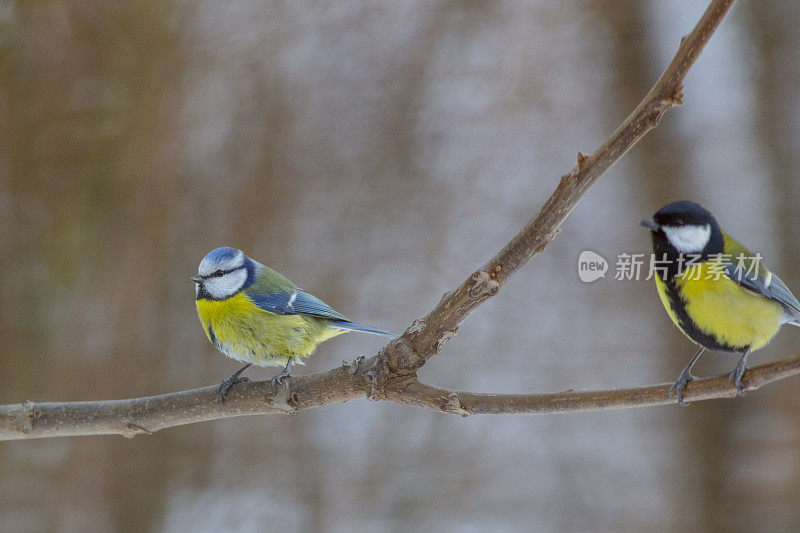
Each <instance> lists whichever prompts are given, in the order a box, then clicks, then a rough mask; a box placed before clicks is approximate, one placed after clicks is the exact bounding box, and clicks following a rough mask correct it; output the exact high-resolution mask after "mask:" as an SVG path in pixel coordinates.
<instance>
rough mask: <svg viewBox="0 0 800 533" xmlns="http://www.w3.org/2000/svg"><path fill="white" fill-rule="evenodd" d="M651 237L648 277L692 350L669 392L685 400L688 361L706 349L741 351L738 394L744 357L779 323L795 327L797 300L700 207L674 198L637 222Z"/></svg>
mask: <svg viewBox="0 0 800 533" xmlns="http://www.w3.org/2000/svg"><path fill="white" fill-rule="evenodd" d="M641 225H642V226H644V227H645V228H647V229H649V230H650V232H651V237H652V240H653V252H654V261H655V263H654V266H655V268H654V270H655V275H654V276H653V277H654V279H655V282H656V288H657V289H658V295H659V296H660V297H661V302H662V303H663V304H664V308H665V309H666V310H667V313H668V314H669V317H670V318H671V319H672V321H673V322H674V323H675V325H676V326H678V328H679V329H680V330H681V331H682V332H683V333H684V334H685V335H686V336H687V337H689V339H690V340H691V341H692V342H694V343H695V344H697V345H699V349H698V350H697V353H695V354H694V356H693V357H692V358H691V359H690V360H689V363H688V364H687V365H686V366H685V367H684V369H683V370H682V371H681V373H680V376H679V377H678V379H677V380H676V381H675V383H674V384H673V385H672V387H671V388H670V391H669V396H670V398H672V397H673V396H677V398H678V403H679V404H681V405H687V404H686V403H685V402H684V401H683V391H684V389H685V387H686V384H687V383H688V382H689V381H691V380H693V379H694V378H695V377H694V376H693V375H692V366H693V365H694V364H695V363H696V362H697V360H698V359H699V357H700V354H701V353H703V350H705V349H708V350H721V351H727V352H741V354H742V355H741V357H740V359H739V362H738V364H737V365H736V368H735V369H734V370H733V371H732V372H731V374H730V380H731V382H732V383H733V384H734V385H735V386H736V390H737V392H738V394H739V395H740V396H741V395H743V394H744V386H743V385H742V375H743V374H744V371H745V370H746V368H747V355H748V354H749V353H750V352H751V351H753V350H757V349H759V348H761V347H762V346H764V345H766V344H767V343H768V342H769V341H770V340H771V339H772V337H774V336H775V334H776V333H777V332H778V329H780V327H781V325H783V324H786V323H789V324H793V325H795V326H800V303H798V301H797V298H795V297H794V295H792V293H791V291H790V290H789V289H788V288H787V287H786V285H785V284H784V283H783V281H781V279H780V278H779V277H778V276H776V275H775V274H773V273H771V272H770V271H769V270H767V269H766V267H764V265H763V264H761V262H760V255H755V254H753V253H752V252H750V251H749V250H748V249H747V248H745V247H744V246H742V245H741V244H739V243H738V242H736V240H735V239H733V237H731V236H730V235H728V234H726V233H724V232H723V231H722V230H721V229H720V227H719V224H718V223H717V221H716V220H715V219H714V217H713V216H712V215H711V213H710V212H708V211H707V210H706V209H704V208H703V207H702V206H700V205H698V204H696V203H693V202H686V201H682V202H674V203H671V204H668V205H666V206H664V207H662V208H661V209H659V210H658V211H657V212H656V214H655V215H653V218H648V219H645V220H642V222H641Z"/></svg>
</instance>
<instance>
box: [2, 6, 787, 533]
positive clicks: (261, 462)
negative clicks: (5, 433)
mask: <svg viewBox="0 0 800 533" xmlns="http://www.w3.org/2000/svg"><path fill="white" fill-rule="evenodd" d="M703 4H704V2H695V1H690V0H681V1H676V2H659V1H656V0H651V1H612V2H608V1H576V2H540V1H537V2H511V1H499V2H445V1H423V0H417V1H410V0H401V1H395V2H389V1H376V2H350V1H348V2H338V1H315V2H306V1H300V2H256V1H245V0H233V1H229V2H225V3H220V2H213V1H205V2H187V1H180V0H166V1H165V0H161V1H139V2H105V1H80V2H60V1H41V2H23V1H18V2H13V1H5V2H0V117H2V118H1V119H0V272H2V274H1V275H0V301H2V303H3V305H2V306H0V339H2V340H1V342H2V348H1V349H2V355H1V356H0V402H2V403H13V402H18V401H22V400H24V399H29V400H37V401H46V400H52V401H56V400H90V399H106V398H123V397H133V396H143V395H149V394H159V393H164V392H168V391H175V390H182V389H188V388H193V387H198V386H202V385H209V384H212V383H216V382H219V381H220V380H221V379H223V378H225V377H227V376H228V375H229V374H230V373H231V372H233V371H234V370H236V368H237V367H238V364H237V363H235V362H234V361H231V360H227V359H225V358H224V357H222V356H221V355H220V354H218V353H217V352H216V351H215V350H214V348H213V347H212V346H211V344H210V343H209V342H208V341H207V340H206V339H205V337H204V335H203V332H202V330H201V328H200V327H199V325H198V322H197V317H196V314H195V310H194V302H193V298H194V288H193V285H192V283H191V282H190V281H189V276H191V275H192V273H194V272H195V270H196V268H197V264H198V262H199V261H200V259H201V258H202V256H203V255H204V254H205V253H206V252H207V251H208V250H210V249H212V248H215V247H217V246H220V245H223V244H228V245H232V246H237V247H240V248H242V249H244V250H245V251H246V252H247V253H248V254H249V255H251V256H252V257H254V258H256V259H258V260H260V261H262V262H264V263H266V264H268V265H270V266H272V267H273V268H275V269H277V270H279V271H281V272H282V273H284V274H286V275H287V276H289V277H290V278H292V279H293V280H294V281H295V282H296V283H298V284H299V285H300V286H302V287H304V288H306V289H308V290H310V291H312V292H314V293H315V294H316V295H317V296H319V297H321V298H323V299H324V300H326V301H327V302H329V303H330V304H332V305H333V306H334V307H335V308H337V309H338V310H340V311H341V312H343V313H345V314H346V315H348V316H350V317H351V318H353V319H354V320H358V321H363V322H368V323H370V324H372V325H375V326H377V327H380V328H384V329H390V330H394V331H402V330H403V329H404V328H405V327H407V326H408V325H409V324H410V323H411V321H412V320H413V319H415V318H416V317H419V316H421V315H424V314H425V313H426V312H428V311H429V310H430V309H431V308H432V307H433V306H434V305H435V304H436V302H438V300H439V298H440V297H441V294H442V293H443V292H445V291H447V290H450V289H452V288H454V287H455V286H457V285H458V284H459V283H460V282H461V281H463V279H464V278H465V277H466V276H467V275H469V274H470V273H471V272H472V270H473V269H474V268H476V267H477V266H479V265H481V264H482V263H483V262H484V261H485V260H486V259H488V258H489V257H490V256H491V255H493V254H494V253H495V252H496V251H497V250H498V249H499V248H500V247H501V246H502V245H503V244H505V242H506V241H507V240H508V239H509V238H510V237H511V236H512V235H513V234H514V233H515V232H516V231H518V229H520V228H521V227H522V225H523V224H525V223H526V222H527V221H528V220H529V219H530V217H531V216H533V214H534V213H535V212H536V210H537V209H538V208H539V207H540V206H541V204H542V203H543V202H544V200H545V199H546V198H547V197H548V196H549V195H550V193H551V192H552V191H553V189H554V188H555V186H556V184H557V183H558V178H559V176H561V175H562V174H563V173H565V172H566V171H568V170H569V168H570V167H571V166H572V165H573V163H574V159H575V154H576V153H577V151H578V150H581V151H584V152H590V151H592V150H594V149H595V148H596V147H597V146H598V145H599V144H600V143H601V142H602V141H603V140H604V139H605V138H606V137H607V136H608V135H609V134H610V133H611V132H612V131H613V129H614V128H615V127H616V126H617V125H618V124H619V123H620V122H621V121H622V120H623V119H624V118H625V116H626V115H627V113H628V112H629V111H630V110H631V109H632V108H633V107H634V106H635V104H636V103H637V102H638V101H639V99H640V98H641V97H642V96H643V95H644V94H645V93H646V91H647V90H648V88H649V87H650V85H651V84H652V83H653V82H654V81H655V79H656V78H657V76H658V74H659V73H660V72H661V71H662V70H663V68H664V67H665V66H666V64H667V62H668V61H669V59H670V58H671V56H672V54H673V53H674V52H675V50H676V48H677V45H678V42H679V41H680V38H681V36H682V35H683V34H685V33H687V32H688V31H689V30H690V29H691V28H692V26H693V25H694V24H695V22H696V21H697V20H698V19H699V17H700V14H701V13H702V10H703V8H704V7H705V6H704V5H703ZM799 17H800V4H798V3H797V2H796V1H793V0H783V1H779V0H770V1H758V2H756V1H752V0H751V1H742V2H739V3H738V4H737V5H736V6H735V7H734V9H733V11H732V12H731V14H730V15H729V17H728V18H727V19H726V20H725V22H724V23H723V26H722V27H721V28H720V30H719V31H718V32H717V34H716V35H715V36H714V37H713V39H712V41H711V43H710V44H709V45H708V47H707V49H706V51H705V52H704V53H703V55H702V56H701V57H700V59H699V61H698V62H697V64H696V65H695V67H694V69H693V70H692V71H691V72H690V74H689V76H688V77H687V79H686V89H685V105H684V106H683V107H682V108H678V109H677V110H673V111H670V112H669V113H668V114H667V115H666V117H665V118H664V120H663V121H662V124H661V125H660V126H659V128H658V129H656V130H655V131H654V132H652V133H651V134H650V135H649V136H648V137H647V138H646V139H645V140H644V141H642V142H641V143H640V144H639V145H637V146H636V147H635V148H634V149H633V150H632V151H631V152H630V153H629V154H628V155H627V156H625V158H624V159H623V161H622V162H621V163H620V164H618V165H617V166H616V167H614V168H613V169H612V170H611V171H610V172H608V173H607V175H605V176H604V177H603V178H602V179H601V180H600V181H599V182H598V183H597V185H595V186H594V187H593V188H592V189H591V190H590V192H589V193H588V194H587V196H586V197H585V198H584V200H583V201H582V202H581V203H580V205H579V206H578V207H577V209H576V210H575V211H574V213H573V214H572V215H571V216H570V218H569V219H568V220H567V222H566V224H565V225H564V227H563V232H562V233H561V234H560V235H559V236H558V238H557V239H556V240H555V241H553V242H552V243H551V244H550V245H549V246H548V248H547V250H546V251H545V252H544V253H543V254H542V255H541V256H539V257H538V258H537V259H536V260H535V261H534V262H533V263H531V264H529V265H527V266H526V267H525V268H524V269H523V270H522V271H520V272H519V273H518V274H517V275H516V276H515V277H514V278H513V279H512V281H511V282H510V283H509V284H508V285H507V286H506V288H505V289H504V290H503V291H501V293H500V294H499V295H498V296H496V297H495V298H493V299H491V300H490V301H489V302H487V303H486V304H484V305H483V306H481V307H480V308H479V309H478V310H477V311H476V312H475V313H473V314H472V316H470V317H469V319H468V321H467V322H466V323H465V324H464V325H463V327H462V328H461V329H460V331H459V334H458V335H457V336H456V337H455V338H454V339H453V340H452V341H450V342H449V343H448V344H447V345H446V347H445V349H444V351H443V353H442V354H441V355H440V356H437V357H435V358H434V359H433V360H431V362H430V363H429V364H428V365H426V366H425V367H424V369H423V370H422V372H421V377H422V379H423V380H425V381H426V382H429V383H432V384H437V385H441V386H446V387H453V388H458V389H465V390H476V391H493V392H546V391H559V390H564V389H568V388H573V389H600V388H602V389H605V388H613V387H631V386H637V385H645V384H651V383H657V382H664V381H669V380H672V379H674V378H675V377H676V376H677V374H678V372H679V371H680V369H681V367H682V366H683V364H684V363H685V362H686V360H687V359H688V358H689V356H690V355H691V353H692V350H693V348H692V346H691V344H690V343H689V342H688V341H687V340H685V339H684V338H683V337H682V336H681V335H680V333H679V332H678V331H677V330H676V329H675V328H674V327H673V326H672V325H671V323H670V322H669V320H668V318H667V316H666V313H665V312H664V311H663V309H662V308H661V305H660V303H659V302H658V299H657V296H656V293H655V289H654V287H653V286H652V282H651V281H617V280H614V279H613V274H614V272H613V269H614V265H613V262H614V260H615V259H614V258H615V257H616V255H617V254H619V253H623V252H624V253H643V252H649V240H648V236H647V234H646V232H645V231H643V230H641V229H640V228H638V227H637V223H638V221H639V220H640V219H641V218H643V217H645V216H649V215H650V214H651V213H652V212H653V211H655V210H656V209H657V208H658V207H660V206H661V205H663V204H665V203H667V202H669V201H672V200H676V199H684V198H686V199H694V200H696V201H699V202H701V203H703V204H704V205H706V206H707V207H708V208H709V209H711V210H712V211H713V212H714V213H715V214H716V215H717V217H718V219H719V220H720V222H721V224H722V225H723V227H724V228H725V229H726V230H728V231H729V232H730V233H732V234H733V235H735V236H736V237H737V238H738V239H739V240H741V241H742V242H743V243H745V244H747V245H748V246H750V247H751V248H752V249H754V250H758V251H760V252H761V253H762V255H764V257H766V258H767V264H768V266H769V267H770V268H772V269H773V270H775V271H776V272H778V273H780V275H781V277H782V278H783V279H784V281H786V283H787V284H788V285H789V286H790V287H794V288H795V292H798V291H800V267H798V266H797V265H798V264H799V263H798V261H800V244H798V238H797V228H798V206H800V183H798V176H797V169H798V167H800V165H799V164H798V163H800V161H798V159H800V155H799V154H800V150H799V149H800V97H799V96H798V95H799V94H800V93H798V90H797V87H798V86H800V30H798V26H797V24H796V21H797V20H798V19H799ZM587 249H588V250H593V251H595V252H598V253H600V254H601V255H603V256H605V257H606V258H608V259H609V260H610V261H611V262H612V265H611V270H610V271H609V272H608V274H607V277H606V279H602V280H598V281H596V282H594V283H592V284H584V283H582V282H580V281H579V279H578V275H577V258H578V255H579V254H580V252H581V251H583V250H587ZM798 341H800V330H797V329H790V328H788V327H787V328H784V330H783V331H782V332H781V333H780V334H779V336H778V337H777V338H776V340H775V341H774V342H773V343H772V344H770V345H769V346H768V347H766V348H765V349H764V350H762V351H760V352H757V353H756V354H755V356H754V357H753V361H754V363H760V362H766V361H769V360H772V359H777V358H781V357H787V356H790V355H795V354H797V353H798V352H797V348H796V346H797V343H798ZM380 346H381V340H380V339H379V338H377V337H371V336H365V335H356V334H352V335H348V336H343V337H339V338H336V339H333V340H331V341H329V342H327V343H325V344H324V345H322V346H321V347H320V349H319V350H318V352H317V355H316V357H314V358H313V359H312V360H310V361H309V365H308V366H307V367H301V368H298V369H297V371H298V372H314V371H320V370H324V369H328V368H330V367H332V366H334V365H337V364H339V363H340V362H341V361H342V359H346V358H352V357H354V356H357V355H360V354H364V355H370V354H373V353H374V352H375V351H376V350H377V349H378V348H380ZM734 364H735V358H733V357H730V356H725V355H722V354H713V353H712V354H707V355H706V356H704V358H703V360H702V361H701V363H700V364H699V366H698V367H697V371H698V373H700V374H701V375H710V374H718V373H723V372H727V371H729V370H730V369H732V368H733V365H734ZM272 373H273V370H272V369H267V370H256V371H253V372H251V375H252V376H254V377H258V378H261V379H266V378H268V377H269V376H271V375H272ZM797 397H798V382H797V380H788V381H785V382H782V383H779V384H776V385H773V386H770V387H768V388H766V389H764V390H762V391H759V392H757V393H753V394H750V395H749V396H748V397H746V398H745V399H740V400H735V401H715V402H702V403H698V404H695V405H693V406H691V407H690V408H689V409H680V408H678V407H662V408H649V409H636V410H624V411H616V412H602V413H590V414H571V415H560V416H539V417H472V418H469V419H460V418H457V417H452V416H445V415H441V414H438V413H434V412H429V411H425V410H420V409H414V408H408V407H400V406H396V405H392V404H387V403H373V402H368V401H366V400H358V401H351V402H348V403H346V404H342V405H332V406H326V407H323V408H320V409H315V410H312V411H307V412H303V413H301V414H299V415H298V416H293V417H279V416H271V417H250V418H239V419H230V420H225V421H217V422H211V423H204V424H196V425H191V426H187V427H181V428H175V429H169V430H164V431H162V432H159V433H157V434H154V435H152V436H149V437H138V438H136V439H133V440H125V439H122V438H120V437H111V436H110V437H85V438H73V439H61V440H59V439H53V440H42V441H26V442H7V443H0V530H4V531H41V530H60V531H98V530H120V531H125V530H144V529H149V530H163V531H185V530H195V531H219V530H223V529H228V530H233V531H261V530H277V529H281V530H289V531H319V530H329V531H367V530H369V531H404V530H420V531H422V530H428V531H430V530H439V531H441V530H445V529H458V530H461V531H482V530H492V531H523V530H524V531H553V530H560V531H581V530H593V531H619V530H665V529H687V528H691V529H693V530H695V529H697V530H707V531H716V530H720V529H727V530H753V529H758V530H761V531H766V530H784V531H786V530H797V529H798V528H800V515H799V514H798V511H797V509H798V507H800V407H798V405H800V403H798V401H797Z"/></svg>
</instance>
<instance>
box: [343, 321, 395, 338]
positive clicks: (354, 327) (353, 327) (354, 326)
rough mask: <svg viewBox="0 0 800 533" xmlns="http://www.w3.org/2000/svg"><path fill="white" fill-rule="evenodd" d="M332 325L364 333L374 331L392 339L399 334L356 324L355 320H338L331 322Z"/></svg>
mask: <svg viewBox="0 0 800 533" xmlns="http://www.w3.org/2000/svg"><path fill="white" fill-rule="evenodd" d="M330 325H331V326H332V327H334V328H338V329H343V330H345V331H361V332H364V333H372V334H373V335H381V336H383V337H390V338H392V339H393V338H395V337H397V335H395V334H394V333H389V332H388V331H383V330H382V329H378V328H373V327H370V326H365V325H363V324H356V323H355V322H348V321H338V322H331V323H330Z"/></svg>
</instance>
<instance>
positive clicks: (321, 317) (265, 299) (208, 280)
mask: <svg viewBox="0 0 800 533" xmlns="http://www.w3.org/2000/svg"><path fill="white" fill-rule="evenodd" d="M192 281H194V282H195V289H196V304H197V315H198V316H199V317H200V323H201V324H202V325H203V330H204V331H205V333H206V336H207V337H208V340H210V341H211V342H212V343H213V344H214V346H216V347H217V349H218V350H219V351H221V352H222V353H223V354H225V355H227V356H228V357H231V358H233V359H236V360H237V361H241V362H243V363H246V364H245V366H244V367H242V368H241V369H240V370H239V371H237V372H236V373H234V374H233V375H232V376H231V377H230V378H228V379H227V380H225V381H223V382H222V383H221V384H220V386H219V389H218V399H219V401H220V403H222V402H223V401H224V400H225V395H226V394H227V392H228V389H230V388H231V386H233V385H234V384H235V383H238V382H240V381H248V379H247V378H242V377H240V376H241V374H242V372H244V371H245V370H247V369H248V368H249V367H250V366H251V365H258V366H270V365H273V366H283V367H284V368H283V371H281V372H280V373H279V374H277V375H276V376H275V377H274V378H273V386H274V385H275V384H276V383H280V382H281V380H282V379H284V378H286V377H288V376H289V369H290V367H291V365H292V363H298V362H301V361H300V358H303V357H308V356H309V355H311V354H312V353H313V352H314V349H315V348H316V347H317V345H318V344H319V343H320V342H322V341H324V340H327V339H330V338H331V337H335V336H337V335H341V334H342V333H346V332H348V331H363V332H365V333H372V334H375V335H383V336H385V337H395V335H393V334H392V333H388V332H386V331H382V330H380V329H375V328H372V327H369V326H363V325H361V324H356V323H355V322H351V321H350V319H349V318H347V317H346V316H344V315H342V314H341V313H339V312H337V311H334V310H333V309H332V308H331V307H330V306H329V305H328V304H326V303H325V302H323V301H322V300H320V299H319V298H316V297H315V296H312V295H311V294H309V293H307V292H305V291H304V290H301V289H299V288H298V287H297V285H295V284H294V283H292V282H291V281H289V280H288V279H286V278H285V277H283V276H282V275H280V274H279V273H277V272H275V271H274V270H272V269H271V268H269V267H267V266H265V265H262V264H261V263H259V262H258V261H254V260H253V259H250V258H249V257H247V256H246V255H245V254H244V252H242V251H241V250H237V249H235V248H228V247H223V248H217V249H216V250H212V251H211V252H209V253H208V255H206V256H205V257H204V258H203V260H202V261H201V262H200V267H199V268H198V272H197V275H196V276H192Z"/></svg>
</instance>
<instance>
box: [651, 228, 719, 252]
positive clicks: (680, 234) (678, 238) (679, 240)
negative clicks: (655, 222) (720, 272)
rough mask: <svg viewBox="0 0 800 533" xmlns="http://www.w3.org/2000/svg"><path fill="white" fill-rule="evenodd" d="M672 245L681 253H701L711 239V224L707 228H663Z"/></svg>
mask: <svg viewBox="0 0 800 533" xmlns="http://www.w3.org/2000/svg"><path fill="white" fill-rule="evenodd" d="M661 229H662V230H664V233H665V234H666V235H667V239H669V242H670V244H672V246H674V247H675V249H676V250H678V251H679V252H681V253H684V254H689V253H699V252H702V251H703V249H704V248H705V247H706V244H708V239H710V238H711V224H706V225H705V226H677V227H676V226H661Z"/></svg>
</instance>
